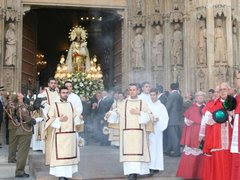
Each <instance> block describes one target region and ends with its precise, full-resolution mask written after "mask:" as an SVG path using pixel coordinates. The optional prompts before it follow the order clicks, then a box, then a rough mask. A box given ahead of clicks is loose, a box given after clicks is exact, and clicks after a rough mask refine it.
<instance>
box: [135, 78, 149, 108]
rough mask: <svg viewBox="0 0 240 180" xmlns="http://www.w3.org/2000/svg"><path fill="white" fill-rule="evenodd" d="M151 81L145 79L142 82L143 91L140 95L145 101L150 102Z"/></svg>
mask: <svg viewBox="0 0 240 180" xmlns="http://www.w3.org/2000/svg"><path fill="white" fill-rule="evenodd" d="M150 88H151V86H150V83H149V82H147V81H145V82H143V83H142V93H141V94H140V95H138V98H139V99H141V100H143V101H144V102H145V103H147V104H149V103H151V98H150V94H149V92H150Z"/></svg>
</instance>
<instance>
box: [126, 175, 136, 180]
mask: <svg viewBox="0 0 240 180" xmlns="http://www.w3.org/2000/svg"><path fill="white" fill-rule="evenodd" d="M128 180H137V174H129V175H128Z"/></svg>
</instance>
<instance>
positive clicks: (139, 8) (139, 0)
mask: <svg viewBox="0 0 240 180" xmlns="http://www.w3.org/2000/svg"><path fill="white" fill-rule="evenodd" d="M142 3H143V2H142V0H136V14H137V15H141V14H142V7H143V5H142Z"/></svg>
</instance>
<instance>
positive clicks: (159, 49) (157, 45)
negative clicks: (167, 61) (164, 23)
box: [152, 25, 164, 67]
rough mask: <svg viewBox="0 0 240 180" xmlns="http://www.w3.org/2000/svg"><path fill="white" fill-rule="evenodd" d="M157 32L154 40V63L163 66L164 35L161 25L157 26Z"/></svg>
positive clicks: (154, 65)
mask: <svg viewBox="0 0 240 180" xmlns="http://www.w3.org/2000/svg"><path fill="white" fill-rule="evenodd" d="M155 29H156V34H155V36H154V39H153V42H152V65H153V67H156V66H157V67H161V66H163V52H164V49H163V45H164V36H163V34H162V32H161V27H160V25H156V26H155Z"/></svg>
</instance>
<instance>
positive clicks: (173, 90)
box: [171, 90, 179, 93]
mask: <svg viewBox="0 0 240 180" xmlns="http://www.w3.org/2000/svg"><path fill="white" fill-rule="evenodd" d="M174 92H177V93H179V91H178V90H172V92H171V93H174Z"/></svg>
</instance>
